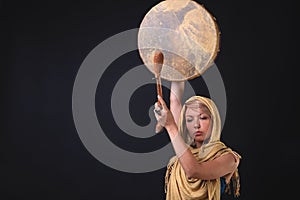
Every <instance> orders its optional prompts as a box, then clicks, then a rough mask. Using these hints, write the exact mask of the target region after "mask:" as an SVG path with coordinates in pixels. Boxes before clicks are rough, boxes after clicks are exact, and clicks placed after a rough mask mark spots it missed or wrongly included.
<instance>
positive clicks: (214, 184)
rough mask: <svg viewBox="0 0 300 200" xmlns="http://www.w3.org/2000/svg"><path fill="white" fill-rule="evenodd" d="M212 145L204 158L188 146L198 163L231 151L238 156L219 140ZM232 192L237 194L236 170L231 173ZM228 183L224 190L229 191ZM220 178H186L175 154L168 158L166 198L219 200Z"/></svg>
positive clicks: (197, 150) (167, 199)
mask: <svg viewBox="0 0 300 200" xmlns="http://www.w3.org/2000/svg"><path fill="white" fill-rule="evenodd" d="M213 146H214V147H213V148H212V150H211V151H210V152H209V154H208V155H207V156H206V157H205V158H200V157H199V148H198V149H193V148H190V150H191V151H192V153H193V155H194V156H195V158H196V159H197V161H198V162H199V163H201V162H205V161H208V160H213V159H215V158H217V157H219V156H221V155H224V154H227V153H233V155H234V156H237V157H238V158H240V156H239V155H238V154H237V153H236V152H234V151H232V150H231V149H230V148H228V147H226V145H225V144H224V143H222V142H220V141H218V142H215V143H214V145H213ZM231 179H233V182H234V183H235V184H234V185H235V186H234V190H235V191H234V194H235V195H236V196H238V195H239V188H240V186H239V176H238V171H237V169H236V171H235V172H234V173H233V175H232V177H231ZM229 183H230V181H229V182H228V183H227V186H226V190H225V192H230V191H229V189H228V188H229ZM220 184H221V183H220V178H218V179H214V180H201V179H195V178H187V177H186V175H185V172H184V170H183V168H182V167H181V165H180V162H179V160H178V158H177V157H176V156H174V157H172V158H171V159H170V162H169V164H168V166H167V172H166V176H165V192H166V200H220V198H221V197H220V196H221V185H220Z"/></svg>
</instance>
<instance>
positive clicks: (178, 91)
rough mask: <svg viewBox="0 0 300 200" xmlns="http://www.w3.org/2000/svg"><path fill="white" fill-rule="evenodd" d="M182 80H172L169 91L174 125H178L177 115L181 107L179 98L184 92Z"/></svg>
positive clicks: (180, 98)
mask: <svg viewBox="0 0 300 200" xmlns="http://www.w3.org/2000/svg"><path fill="white" fill-rule="evenodd" d="M184 84H185V83H184V81H176V82H175V81H172V82H171V92H170V111H171V112H172V114H173V117H174V120H175V122H176V125H178V121H179V116H180V112H181V108H182V104H181V100H182V95H183V92H184Z"/></svg>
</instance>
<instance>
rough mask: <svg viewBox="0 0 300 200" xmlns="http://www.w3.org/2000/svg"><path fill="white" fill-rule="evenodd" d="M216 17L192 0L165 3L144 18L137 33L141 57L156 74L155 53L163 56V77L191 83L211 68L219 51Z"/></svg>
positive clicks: (171, 0) (152, 9)
mask: <svg viewBox="0 0 300 200" xmlns="http://www.w3.org/2000/svg"><path fill="white" fill-rule="evenodd" d="M219 38H220V32H219V29H218V26H217V24H216V21H215V18H214V17H213V16H212V15H211V14H210V13H209V12H208V11H207V10H206V9H205V8H204V7H203V6H201V5H200V4H198V3H196V2H195V1H192V0H165V1H162V2H160V3H158V4H157V5H155V6H154V7H152V8H151V9H150V10H149V12H148V13H147V14H146V15H145V17H144V19H143V20H142V22H141V24H140V29H139V32H138V49H139V54H140V56H141V58H142V60H143V62H144V64H145V66H146V67H147V68H148V69H149V70H150V71H151V72H152V73H153V74H154V70H153V66H154V63H153V57H154V52H156V51H157V50H159V51H161V52H162V53H163V55H164V61H163V68H162V71H161V74H160V76H161V78H163V79H166V80H169V81H183V80H190V79H193V78H195V77H198V76H200V75H201V74H203V73H204V72H205V71H206V69H208V68H209V67H210V66H211V65H212V63H213V61H214V59H215V58H216V56H217V53H218V51H219V40H220V39H219Z"/></svg>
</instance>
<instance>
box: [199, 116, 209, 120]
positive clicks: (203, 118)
mask: <svg viewBox="0 0 300 200" xmlns="http://www.w3.org/2000/svg"><path fill="white" fill-rule="evenodd" d="M200 119H202V120H206V119H208V116H202V117H200Z"/></svg>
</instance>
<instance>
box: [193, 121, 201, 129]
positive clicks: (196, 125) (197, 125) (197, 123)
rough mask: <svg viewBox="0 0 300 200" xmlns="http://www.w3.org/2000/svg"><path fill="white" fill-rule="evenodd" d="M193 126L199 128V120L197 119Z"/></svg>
mask: <svg viewBox="0 0 300 200" xmlns="http://www.w3.org/2000/svg"><path fill="white" fill-rule="evenodd" d="M194 128H195V129H198V128H200V122H199V121H197V122H196V123H195V125H194Z"/></svg>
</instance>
